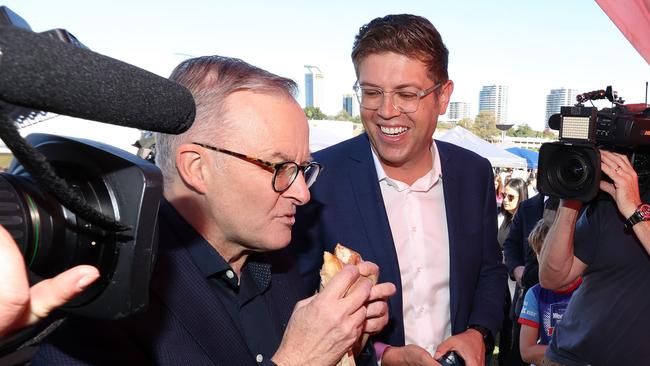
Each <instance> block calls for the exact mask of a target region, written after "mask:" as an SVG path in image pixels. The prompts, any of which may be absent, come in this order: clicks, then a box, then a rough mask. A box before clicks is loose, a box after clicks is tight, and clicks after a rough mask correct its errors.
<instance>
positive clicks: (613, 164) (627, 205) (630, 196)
mask: <svg viewBox="0 0 650 366" xmlns="http://www.w3.org/2000/svg"><path fill="white" fill-rule="evenodd" d="M600 160H601V163H600V168H601V170H602V171H603V172H604V173H605V174H607V175H608V176H609V177H610V178H611V179H612V181H613V182H614V183H613V184H612V183H609V182H606V181H604V180H601V181H600V189H602V190H603V191H605V192H607V193H609V195H610V196H612V198H614V200H615V201H616V205H617V206H618V210H619V211H620V212H621V214H622V215H623V217H625V218H627V217H630V215H632V214H633V213H634V210H636V208H637V207H638V206H639V205H640V204H641V197H640V195H639V179H638V177H637V175H636V171H635V170H634V168H633V167H632V164H631V163H630V160H628V158H627V156H625V155H621V154H617V153H613V152H610V151H605V150H601V151H600Z"/></svg>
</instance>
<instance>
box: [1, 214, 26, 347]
mask: <svg viewBox="0 0 650 366" xmlns="http://www.w3.org/2000/svg"><path fill="white" fill-rule="evenodd" d="M0 278H2V280H1V281H0V336H2V335H3V334H5V333H6V331H9V330H10V328H11V326H12V324H13V323H14V322H15V321H16V319H17V318H18V317H19V316H20V315H21V314H22V313H23V312H24V309H25V308H26V306H27V304H28V303H29V282H28V281H27V272H26V271H25V263H24V261H23V257H22V255H21V254H20V251H19V250H18V246H17V245H16V242H15V241H14V239H13V238H12V237H11V235H10V234H9V233H8V232H7V230H5V228H4V227H2V226H0Z"/></svg>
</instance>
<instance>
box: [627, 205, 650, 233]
mask: <svg viewBox="0 0 650 366" xmlns="http://www.w3.org/2000/svg"><path fill="white" fill-rule="evenodd" d="M648 220H650V205H649V204H647V203H642V204H640V205H639V207H637V208H636V210H634V213H633V214H632V216H630V217H628V218H627V220H625V228H626V229H629V228H631V227H632V226H634V225H636V224H638V223H640V222H641V221H648Z"/></svg>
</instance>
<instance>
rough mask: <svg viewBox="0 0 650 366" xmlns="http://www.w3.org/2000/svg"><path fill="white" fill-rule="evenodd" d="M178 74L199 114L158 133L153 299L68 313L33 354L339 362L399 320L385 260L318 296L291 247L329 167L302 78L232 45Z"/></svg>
mask: <svg viewBox="0 0 650 366" xmlns="http://www.w3.org/2000/svg"><path fill="white" fill-rule="evenodd" d="M171 79H172V80H174V81H177V82H178V83H180V84H181V85H183V86H185V87H187V88H188V89H189V90H190V91H191V92H192V94H193V95H194V98H195V100H196V107H197V108H196V110H197V114H196V120H195V122H194V124H193V125H192V127H191V128H190V129H189V130H188V131H186V132H185V133H183V134H181V135H177V136H173V135H165V134H157V135H156V141H157V146H156V148H157V156H156V161H157V165H158V166H159V167H160V169H161V171H162V173H163V177H164V198H165V199H164V200H163V202H162V203H161V206H160V214H159V220H160V222H159V226H160V234H159V238H160V240H159V252H158V258H157V263H156V266H155V269H154V272H153V276H152V284H151V294H150V295H151V300H150V304H149V308H148V309H147V310H146V311H145V312H142V313H140V314H138V315H136V316H134V317H131V318H128V319H125V320H120V321H113V322H102V321H95V320H92V321H91V320H88V319H78V318H76V319H68V321H67V324H65V325H63V326H62V327H60V328H59V329H58V330H57V331H56V332H55V333H54V334H53V336H52V338H51V339H49V340H48V341H49V342H48V344H45V345H43V347H42V348H41V352H40V353H39V354H38V355H37V357H36V359H35V360H34V364H35V365H38V364H47V365H53V364H65V365H71V364H72V365H74V364H110V365H121V364H158V365H179V364H187V365H254V364H265V365H280V366H284V365H333V364H335V363H336V362H337V361H338V360H339V359H341V357H342V356H343V354H344V353H346V352H347V351H348V350H349V349H350V348H351V347H352V346H353V344H354V343H355V341H356V340H357V339H359V337H360V336H361V335H362V333H376V332H378V331H379V330H380V329H381V328H382V327H383V326H384V325H385V324H386V322H387V319H388V318H387V315H386V308H387V305H386V298H387V297H388V296H390V295H392V294H393V293H394V291H395V288H394V286H393V285H392V284H379V285H374V286H373V285H372V283H371V282H370V281H369V280H367V279H366V278H365V276H369V275H377V272H378V268H377V266H376V265H374V264H372V263H370V262H364V263H362V264H360V265H359V266H358V267H355V266H347V267H345V268H343V270H342V271H340V272H339V274H338V275H336V276H335V277H334V278H333V279H332V280H331V282H330V284H329V285H328V287H327V288H325V289H324V290H323V291H322V292H321V293H319V294H317V295H314V296H312V297H309V298H306V297H307V296H308V294H307V293H305V292H304V290H303V288H302V282H301V279H300V276H299V275H298V274H297V272H296V268H295V267H294V266H293V262H292V258H291V257H290V256H288V255H287V253H286V252H285V251H284V250H283V249H284V248H285V247H286V246H287V245H288V244H289V242H290V240H291V227H292V226H293V224H294V222H295V213H296V207H297V206H301V205H303V204H305V203H306V202H307V201H309V199H310V192H309V187H310V186H311V184H313V183H314V181H315V180H316V178H317V177H318V174H319V172H320V170H321V166H320V164H318V163H316V162H313V161H311V156H310V153H309V138H308V137H309V128H308V125H307V120H306V117H305V114H304V113H303V111H302V109H301V108H300V106H299V105H298V103H297V102H296V101H295V99H294V98H293V93H294V91H295V89H296V85H295V83H294V82H293V81H291V80H288V79H285V78H282V77H279V76H276V75H273V74H271V73H269V72H267V71H264V70H262V69H259V68H257V67H254V66H251V65H249V64H247V63H245V62H243V61H241V60H239V59H233V58H226V57H220V56H206V57H199V58H194V59H190V60H187V61H184V62H183V63H181V64H180V65H179V66H178V67H177V68H176V69H175V70H174V71H173V73H172V75H171ZM304 298H306V299H305V300H302V301H299V300H300V299H304ZM371 349H372V347H365V351H364V352H361V356H367V357H366V358H365V359H364V360H366V361H367V362H371V361H372V352H371V351H370V350H371ZM359 360H360V361H363V360H362V359H361V358H360V359H359ZM361 363H363V362H361Z"/></svg>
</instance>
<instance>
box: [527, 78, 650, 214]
mask: <svg viewBox="0 0 650 366" xmlns="http://www.w3.org/2000/svg"><path fill="white" fill-rule="evenodd" d="M605 98H607V99H608V100H609V101H610V102H611V103H612V105H613V106H612V107H611V108H603V109H601V110H598V109H597V108H596V107H585V106H584V104H583V103H584V102H586V101H593V100H597V99H605ZM576 99H577V102H578V103H577V104H576V105H575V106H573V107H561V108H560V113H559V114H554V115H553V116H551V117H550V118H549V127H551V128H552V129H554V130H559V131H560V137H559V141H557V142H549V143H545V144H542V146H541V148H540V150H539V168H538V169H539V170H538V178H537V188H538V190H539V191H540V192H541V193H543V194H546V195H549V196H554V197H559V198H566V199H574V200H579V201H582V202H589V201H591V200H592V199H594V198H595V197H596V196H597V194H598V191H599V185H600V181H601V179H609V177H607V176H606V175H605V176H604V177H603V175H604V174H602V172H601V169H600V165H601V162H600V153H599V151H598V149H605V150H608V151H614V152H617V153H622V154H625V155H627V156H628V158H629V159H630V161H631V163H632V165H633V167H634V170H635V171H636V172H637V175H638V177H639V188H640V189H641V190H642V191H643V190H645V189H646V188H647V186H648V183H649V177H650V149H649V147H650V108H648V106H647V105H646V104H631V105H624V104H623V103H624V100H623V99H622V98H619V97H618V95H617V93H616V92H615V91H613V90H612V87H611V86H608V87H607V88H606V90H596V91H592V92H589V93H584V94H580V95H578V96H577V97H576ZM610 181H611V180H610Z"/></svg>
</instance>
